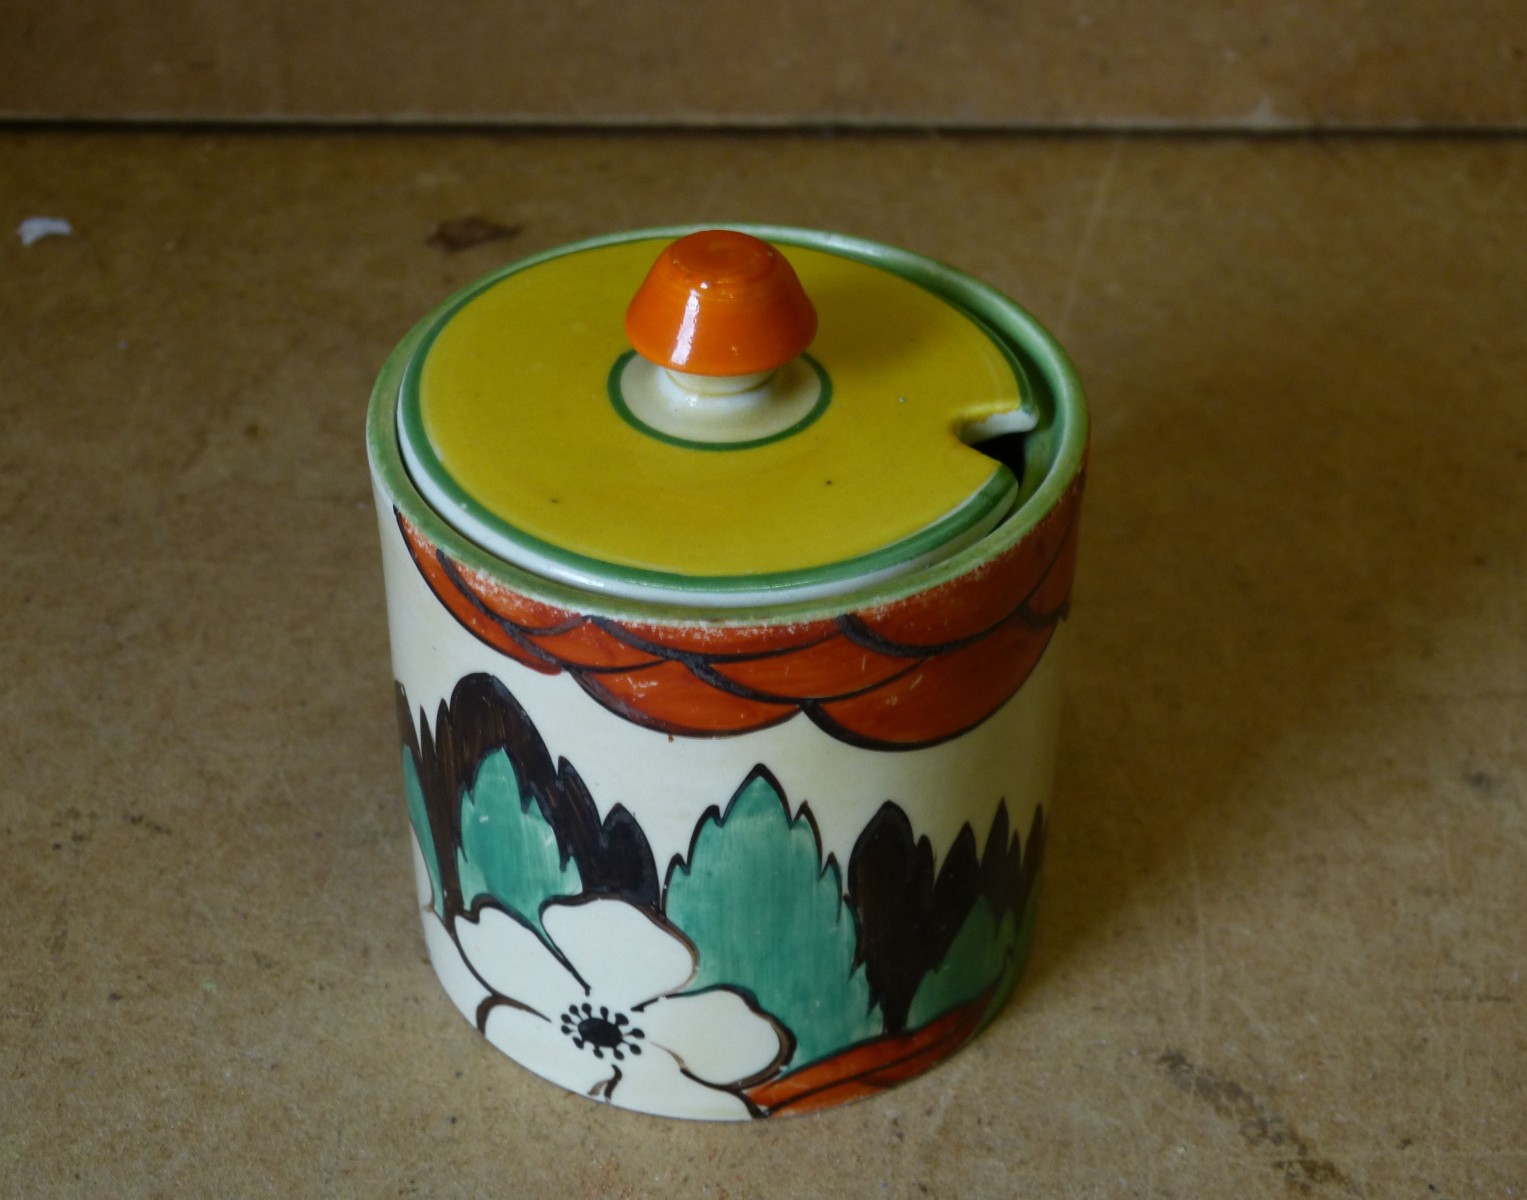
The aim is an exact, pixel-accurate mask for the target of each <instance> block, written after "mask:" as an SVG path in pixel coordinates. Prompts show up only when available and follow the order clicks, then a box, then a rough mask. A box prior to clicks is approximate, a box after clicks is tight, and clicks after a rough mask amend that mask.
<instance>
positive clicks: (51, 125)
mask: <svg viewBox="0 0 1527 1200" xmlns="http://www.w3.org/2000/svg"><path fill="white" fill-rule="evenodd" d="M38 132H55V133H164V134H182V135H198V134H286V135H293V136H304V135H314V134H346V135H379V136H398V135H439V134H462V135H478V136H482V135H502V136H508V137H524V136H552V137H616V136H628V137H716V136H742V137H781V136H795V137H961V138H983V137H990V138H1002V137H1055V138H1078V137H1097V138H1109V137H1137V138H1185V139H1186V138H1268V139H1280V138H1287V139H1294V138H1371V139H1385V138H1394V139H1402V138H1410V139H1432V138H1436V139H1442V138H1467V139H1480V140H1491V139H1508V140H1509V139H1520V138H1523V137H1527V123H1524V124H1521V125H1470V124H1451V123H1432V124H1423V123H1416V124H1408V125H1402V124H1384V123H1359V122H1339V121H1330V122H1304V123H1298V122H1291V121H1290V122H1278V123H1276V124H1271V123H1269V124H1237V123H1235V122H1233V121H1226V122H1191V121H1180V122H1178V121H1164V120H1163V121H1155V120H1151V121H1113V122H1097V123H1076V124H1060V123H1053V122H1051V123H1045V122H1032V123H1028V122H1006V123H998V122H989V123H988V122H947V121H926V122H920V121H873V120H863V121H858V120H853V121H849V120H842V119H822V120H815V121H813V120H799V119H788V120H787V119H782V120H779V121H773V120H764V119H748V120H740V119H714V120H712V119H703V120H702V119H694V120H682V121H680V120H672V121H639V120H597V119H596V120H588V119H580V120H576V121H574V120H568V121H550V120H545V119H537V120H528V119H527V120H512V119H503V118H449V119H443V118H404V117H393V118H376V117H356V118H333V117H323V118H304V117H279V118H272V117H242V118H228V117H206V118H194V119H192V118H183V117H173V118H172V117H135V118H117V117H99V116H93V117H66V116H46V117H37V116H24V115H23V116H17V115H15V114H5V113H3V112H0V133H38Z"/></svg>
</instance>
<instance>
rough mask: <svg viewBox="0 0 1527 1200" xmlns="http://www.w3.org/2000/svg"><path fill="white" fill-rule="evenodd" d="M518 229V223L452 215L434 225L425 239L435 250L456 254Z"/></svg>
mask: <svg viewBox="0 0 1527 1200" xmlns="http://www.w3.org/2000/svg"><path fill="white" fill-rule="evenodd" d="M519 231H520V227H519V226H518V225H504V224H501V223H500V222H498V221H490V220H489V219H488V218H487V217H479V216H470V217H454V218H452V219H451V220H448V221H441V222H440V224H438V225H436V226H435V232H434V233H432V234H430V235H429V238H428V239H427V240H428V244H429V245H431V246H433V247H435V249H436V250H443V251H445V253H447V254H456V253H458V252H460V251H462V250H470V249H471V248H472V247H473V246H481V245H482V244H483V243H484V242H497V241H501V240H503V239H504V238H512V237H513V236H514V235H515V234H517V233H519Z"/></svg>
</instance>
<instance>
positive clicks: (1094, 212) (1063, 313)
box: [1055, 137, 1126, 342]
mask: <svg viewBox="0 0 1527 1200" xmlns="http://www.w3.org/2000/svg"><path fill="white" fill-rule="evenodd" d="M1125 140H1126V139H1125V138H1123V137H1120V138H1116V139H1115V140H1114V143H1113V152H1112V153H1111V154H1109V156H1108V161H1107V162H1106V163H1104V164H1103V173H1102V174H1101V175H1099V176H1098V186H1097V190H1096V191H1095V192H1093V194H1092V207H1091V208H1089V209H1088V210H1087V220H1086V223H1085V224H1083V225H1082V236H1081V240H1080V241H1079V242H1077V244H1076V256H1075V257H1074V258H1073V259H1072V260H1071V272H1070V274H1069V275H1068V276H1067V277H1066V291H1065V295H1064V297H1063V298H1062V300H1061V302H1060V319H1059V320H1058V321H1057V322H1056V323H1055V329H1056V332H1057V334H1058V336H1059V337H1060V339H1061V341H1063V342H1064V341H1065V340H1066V339H1067V338H1068V337H1069V336H1070V334H1071V313H1072V310H1073V309H1075V307H1076V295H1077V288H1078V287H1079V286H1080V284H1081V279H1082V272H1083V270H1084V269H1085V268H1086V266H1087V262H1088V260H1089V259H1090V258H1091V257H1092V242H1093V238H1094V237H1095V236H1096V234H1097V228H1098V221H1099V219H1100V218H1101V217H1102V215H1103V210H1104V209H1105V208H1106V207H1107V206H1108V194H1109V192H1110V191H1112V189H1113V177H1114V175H1115V174H1117V173H1118V169H1119V158H1120V156H1121V155H1122V153H1123V150H1124V142H1125Z"/></svg>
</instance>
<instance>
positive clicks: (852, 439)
mask: <svg viewBox="0 0 1527 1200" xmlns="http://www.w3.org/2000/svg"><path fill="white" fill-rule="evenodd" d="M802 236H803V237H804V236H805V235H802ZM781 240H782V239H781ZM668 243H669V239H668V238H662V237H659V238H652V237H639V238H637V239H636V240H622V241H613V242H606V243H602V244H593V245H589V246H586V247H583V248H578V249H574V250H572V251H570V252H566V253H560V254H555V255H552V256H549V257H543V258H541V259H539V260H534V261H532V262H531V263H530V264H528V265H525V266H522V267H518V268H511V269H510V270H509V271H508V272H507V273H503V274H500V275H498V276H495V277H493V278H490V279H489V280H487V281H486V282H485V283H484V284H482V285H480V286H479V287H477V288H476V289H474V290H472V291H469V292H468V293H467V294H466V295H465V297H464V298H463V299H461V300H460V301H459V302H458V303H457V304H455V305H454V306H453V307H450V308H448V309H447V310H446V311H445V313H444V315H443V316H441V317H440V319H439V320H438V321H437V323H436V325H435V326H434V328H433V330H432V331H431V334H430V336H428V337H426V339H425V340H424V342H423V343H422V344H421V348H420V350H419V352H418V354H417V355H416V356H415V358H414V360H413V362H411V363H410V364H409V368H408V370H407V372H406V374H405V376H404V381H403V385H402V393H401V396H400V401H401V402H400V406H399V433H400V440H401V442H402V448H403V451H404V458H405V461H406V462H407V464H408V467H409V471H410V474H411V475H412V477H413V478H414V481H415V483H416V485H417V486H419V488H420V490H421V492H423V493H424V495H425V496H426V498H428V499H429V500H430V502H431V504H432V506H433V507H434V508H435V509H436V511H438V512H439V513H440V514H441V516H442V517H443V518H444V519H445V520H446V521H448V522H449V523H451V524H452V525H455V526H456V527H457V528H458V529H460V530H461V531H462V532H463V533H465V534H467V536H469V537H471V538H472V539H473V540H474V541H476V542H478V543H479V544H480V545H482V546H484V547H485V548H487V549H489V550H491V551H493V552H494V553H496V554H498V555H499V556H501V557H504V558H507V559H510V560H511V561H514V562H517V563H518V564H520V565H521V566H525V567H527V568H529V569H531V570H535V571H538V572H540V573H543V574H548V575H551V576H553V577H558V578H562V579H564V580H566V581H570V582H573V583H576V584H579V585H582V586H586V587H592V588H596V589H599V590H604V591H610V592H615V593H619V594H624V595H638V596H654V597H658V598H661V597H664V596H667V597H673V598H677V597H683V598H684V599H688V600H696V599H698V600H702V601H707V602H718V603H747V602H753V601H756V600H758V599H760V598H768V599H777V598H781V597H791V598H794V597H801V598H805V597H808V596H812V595H818V596H819V595H824V594H831V593H832V592H835V591H843V590H846V589H848V588H851V587H854V586H856V585H857V584H858V583H860V582H867V581H869V580H871V579H880V578H885V577H886V576H887V575H890V574H895V573H898V572H901V571H906V570H911V569H913V568H915V567H917V566H919V565H923V564H925V563H927V562H930V561H934V560H936V559H937V558H939V557H942V556H944V555H945V554H947V553H950V552H952V551H953V550H954V549H956V548H958V547H960V546H963V545H966V544H968V543H969V542H971V541H973V540H974V539H975V538H977V537H979V536H980V535H981V534H983V533H984V532H986V531H987V530H989V529H990V528H992V527H993V526H994V525H995V524H996V523H997V522H998V521H1000V520H1001V519H1002V517H1003V516H1004V515H1005V514H1006V512H1007V511H1008V510H1009V509H1010V508H1011V506H1012V503H1013V500H1014V498H1015V496H1016V494H1017V484H1018V481H1017V479H1016V478H1015V477H1014V475H1013V473H1012V472H1011V471H1010V470H1009V469H1008V468H1007V467H1005V466H1003V465H1001V464H1000V463H998V462H997V461H995V460H994V459H992V458H989V457H987V456H985V455H983V454H981V453H980V452H979V451H977V450H975V449H973V448H971V447H970V446H969V445H967V444H965V442H964V441H962V440H961V433H962V431H963V430H966V429H968V428H969V427H971V426H972V425H975V424H977V423H981V422H990V421H991V419H993V418H998V424H999V425H1000V423H1001V420H1002V419H1003V418H1002V414H1017V412H1018V410H1019V407H1020V405H1021V403H1022V401H1023V395H1022V392H1021V388H1020V382H1019V380H1020V376H1021V373H1022V368H1021V367H1020V365H1019V363H1018V360H1017V359H1016V357H1015V356H1014V354H1013V353H1012V352H1011V351H1010V350H1009V349H1008V348H1007V347H1006V346H1005V345H1004V344H1003V343H1002V342H1001V341H1000V340H999V339H998V337H997V336H996V335H994V334H993V333H992V332H991V331H990V330H989V329H988V328H987V327H986V326H985V325H983V324H982V323H980V322H979V321H978V320H976V319H975V318H974V317H972V316H971V315H969V314H968V313H967V312H966V311H964V310H963V309H962V308H959V307H957V306H956V305H955V304H953V303H951V302H950V301H949V300H947V299H945V298H944V297H942V296H940V295H938V294H936V293H935V292H934V291H932V290H929V288H927V287H925V286H923V285H922V284H921V283H918V282H914V281H913V280H912V279H910V278H907V277H905V276H903V275H902V274H900V273H898V272H897V271H896V270H894V269H892V266H894V261H895V260H891V266H888V265H884V264H882V263H879V262H874V261H868V260H866V259H864V258H861V257H852V256H849V255H845V254H843V253H836V252H834V251H833V250H832V249H823V248H817V247H815V246H811V245H804V244H803V245H794V244H788V243H785V253H786V254H787V256H788V259H789V262H790V264H791V265H793V266H794V268H795V271H796V273H797V274H798V275H799V278H800V282H801V284H802V285H803V287H804V289H805V292H806V294H807V295H808V296H809V297H810V299H811V302H812V303H813V304H814V306H815V308H816V311H817V315H818V326H817V332H816V338H815V341H814V342H812V343H811V349H810V351H809V353H808V354H806V355H803V356H802V357H800V358H798V359H795V360H794V361H793V362H792V363H790V364H787V365H786V366H785V367H783V368H781V369H780V370H779V372H778V373H777V374H776V375H775V377H774V378H773V379H772V380H770V381H767V382H761V381H759V380H757V379H752V378H748V379H741V380H736V379H733V380H729V381H727V385H726V387H725V388H723V389H719V390H714V391H712V390H710V389H709V385H708V383H707V381H705V380H696V379H694V378H692V377H688V376H679V375H673V374H671V373H667V372H664V371H663V369H662V368H660V367H658V366H656V365H653V364H650V363H647V362H646V361H645V360H642V359H640V358H637V357H636V356H634V355H633V354H632V352H631V350H630V344H629V342H628V341H627V339H626V335H625V331H624V326H623V322H624V318H625V315H626V310H627V306H628V305H629V304H630V302H631V299H632V296H633V295H634V294H635V293H636V291H637V289H638V288H639V287H640V286H641V285H642V282H643V279H644V278H645V277H646V276H647V274H648V271H649V268H651V267H652V266H653V263H654V260H655V259H656V258H657V257H658V256H659V254H660V253H661V252H662V251H663V250H664V248H665V247H666V246H667V245H668ZM702 286H703V285H702ZM739 388H740V389H741V391H739V390H738V389H739ZM1006 419H1008V420H1017V419H1018V418H1017V417H1015V416H1009V417H1008V418H1006ZM1021 427H1022V426H1021V425H1015V426H1014V428H1021Z"/></svg>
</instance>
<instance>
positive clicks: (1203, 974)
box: [1188, 845, 1209, 1058]
mask: <svg viewBox="0 0 1527 1200" xmlns="http://www.w3.org/2000/svg"><path fill="white" fill-rule="evenodd" d="M1188 877H1189V879H1191V880H1192V883H1193V943H1194V944H1193V959H1194V962H1193V966H1194V972H1193V973H1194V975H1195V976H1196V977H1197V978H1196V979H1195V981H1194V988H1195V990H1196V992H1197V1006H1196V1007H1197V1009H1198V1011H1197V1012H1195V1013H1194V1014H1193V1054H1194V1057H1196V1058H1202V1057H1203V1056H1204V1036H1205V1032H1206V1030H1207V1029H1208V1025H1209V1015H1208V1014H1209V952H1208V948H1207V946H1206V944H1205V936H1204V925H1205V921H1204V889H1203V880H1202V878H1201V875H1200V872H1199V869H1198V855H1197V854H1196V853H1195V852H1194V850H1193V847H1192V846H1191V845H1189V846H1188Z"/></svg>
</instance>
